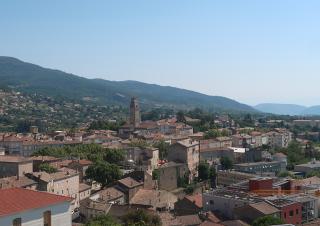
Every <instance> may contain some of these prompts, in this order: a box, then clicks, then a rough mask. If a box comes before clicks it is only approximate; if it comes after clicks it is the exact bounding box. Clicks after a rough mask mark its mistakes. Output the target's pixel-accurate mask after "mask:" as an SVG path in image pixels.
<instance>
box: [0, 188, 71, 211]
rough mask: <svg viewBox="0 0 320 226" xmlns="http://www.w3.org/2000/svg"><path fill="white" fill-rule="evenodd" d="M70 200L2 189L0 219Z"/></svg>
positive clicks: (26, 190)
mask: <svg viewBox="0 0 320 226" xmlns="http://www.w3.org/2000/svg"><path fill="white" fill-rule="evenodd" d="M71 200H72V199H71V198H69V197H65V196H59V195H54V194H49V193H46V192H38V191H33V190H28V189H23V188H10V189H3V190H0V203H1V205H0V217H1V216H6V215H12V214H15V213H19V212H22V211H26V210H31V209H36V208H41V207H46V206H49V205H54V204H58V203H62V202H70V201H71Z"/></svg>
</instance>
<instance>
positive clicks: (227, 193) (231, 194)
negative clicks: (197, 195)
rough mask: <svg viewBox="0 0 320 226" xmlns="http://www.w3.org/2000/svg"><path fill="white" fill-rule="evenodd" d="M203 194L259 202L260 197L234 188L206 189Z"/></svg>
mask: <svg viewBox="0 0 320 226" xmlns="http://www.w3.org/2000/svg"><path fill="white" fill-rule="evenodd" d="M203 195H211V196H216V197H222V198H226V199H237V200H243V201H247V202H249V203H257V202H261V199H259V198H258V197H256V196H253V195H250V194H248V193H246V192H243V191H238V190H234V189H229V190H227V189H221V190H215V191H208V192H206V193H203Z"/></svg>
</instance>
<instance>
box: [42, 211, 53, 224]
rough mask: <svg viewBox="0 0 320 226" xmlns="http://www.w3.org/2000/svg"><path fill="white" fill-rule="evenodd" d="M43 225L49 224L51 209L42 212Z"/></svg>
mask: <svg viewBox="0 0 320 226" xmlns="http://www.w3.org/2000/svg"><path fill="white" fill-rule="evenodd" d="M43 226H51V211H46V212H44V213H43Z"/></svg>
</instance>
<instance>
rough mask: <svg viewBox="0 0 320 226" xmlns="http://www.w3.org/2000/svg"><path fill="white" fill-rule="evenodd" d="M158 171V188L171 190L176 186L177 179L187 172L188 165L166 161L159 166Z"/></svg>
mask: <svg viewBox="0 0 320 226" xmlns="http://www.w3.org/2000/svg"><path fill="white" fill-rule="evenodd" d="M158 172H159V178H158V188H159V189H162V190H167V191H172V190H174V189H176V188H178V180H179V178H183V177H184V176H185V175H186V174H187V173H188V167H187V165H186V164H184V163H175V162H167V163H165V164H163V165H162V166H160V167H159V169H158Z"/></svg>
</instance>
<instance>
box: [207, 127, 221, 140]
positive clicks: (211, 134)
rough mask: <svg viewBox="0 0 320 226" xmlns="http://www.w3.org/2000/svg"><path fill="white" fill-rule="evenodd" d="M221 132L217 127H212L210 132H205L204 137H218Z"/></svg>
mask: <svg viewBox="0 0 320 226" xmlns="http://www.w3.org/2000/svg"><path fill="white" fill-rule="evenodd" d="M220 136H221V133H220V131H219V130H217V129H210V130H209V131H208V132H206V133H205V135H204V138H205V139H210V138H217V137H220Z"/></svg>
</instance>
